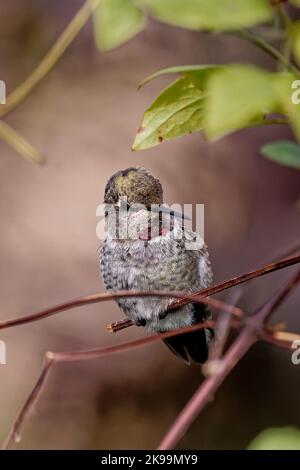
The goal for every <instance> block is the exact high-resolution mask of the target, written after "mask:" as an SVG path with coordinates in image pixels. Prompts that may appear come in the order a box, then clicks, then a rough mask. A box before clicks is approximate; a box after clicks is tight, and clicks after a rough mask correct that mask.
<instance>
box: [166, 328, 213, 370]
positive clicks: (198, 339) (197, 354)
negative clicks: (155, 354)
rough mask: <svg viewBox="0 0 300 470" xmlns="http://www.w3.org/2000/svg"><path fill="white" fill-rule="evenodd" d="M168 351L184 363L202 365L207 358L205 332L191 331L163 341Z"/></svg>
mask: <svg viewBox="0 0 300 470" xmlns="http://www.w3.org/2000/svg"><path fill="white" fill-rule="evenodd" d="M163 341H164V343H165V344H166V345H167V346H168V348H169V349H171V351H172V352H173V353H174V354H175V355H176V356H177V357H179V358H180V359H183V360H184V362H186V363H187V364H190V363H191V361H194V362H197V363H198V364H204V362H206V361H207V357H208V346H207V338H206V334H205V330H198V331H192V332H191V333H184V334H182V335H178V336H172V337H171V338H166V339H164V340H163Z"/></svg>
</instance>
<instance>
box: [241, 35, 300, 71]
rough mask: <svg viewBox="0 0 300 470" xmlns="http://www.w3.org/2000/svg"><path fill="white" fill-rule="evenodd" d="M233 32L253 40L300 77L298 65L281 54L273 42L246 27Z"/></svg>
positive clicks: (253, 42)
mask: <svg viewBox="0 0 300 470" xmlns="http://www.w3.org/2000/svg"><path fill="white" fill-rule="evenodd" d="M233 34H235V35H238V36H240V37H242V38H244V39H247V40H248V41H250V42H252V44H254V45H255V46H257V47H259V48H260V49H262V50H263V51H265V52H266V53H267V54H269V55H270V56H271V57H273V59H276V60H277V61H278V62H279V63H281V64H282V65H284V66H285V67H286V68H287V69H288V70H289V71H290V72H293V73H294V74H295V75H296V76H297V77H300V70H299V69H298V67H296V66H295V65H294V64H292V63H291V62H290V60H289V59H288V58H287V57H285V56H284V55H283V54H281V52H280V51H278V49H276V48H275V47H273V46H271V44H269V43H268V42H267V41H265V40H264V39H263V38H262V37H260V36H258V35H257V34H255V33H253V32H251V31H248V30H245V29H240V30H238V31H234V32H233Z"/></svg>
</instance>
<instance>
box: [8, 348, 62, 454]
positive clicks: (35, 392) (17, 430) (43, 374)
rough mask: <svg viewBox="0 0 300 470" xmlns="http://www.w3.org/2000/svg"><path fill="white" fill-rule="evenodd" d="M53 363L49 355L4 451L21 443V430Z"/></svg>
mask: <svg viewBox="0 0 300 470" xmlns="http://www.w3.org/2000/svg"><path fill="white" fill-rule="evenodd" d="M53 363H54V362H53V360H52V359H51V358H49V357H47V354H46V356H45V359H44V364H43V367H42V371H41V373H40V376H39V378H38V380H37V382H36V384H35V386H34V387H33V389H32V391H31V393H30V395H29V396H28V398H27V400H26V402H25V404H24V406H23V408H22V410H21V412H20V414H19V415H18V417H17V419H16V421H15V423H14V425H13V428H12V430H11V432H10V433H9V435H8V436H7V438H6V440H5V442H4V444H3V446H2V450H6V449H8V448H9V447H10V445H11V444H12V443H14V442H20V440H21V434H20V430H21V427H22V424H23V423H24V421H25V420H26V418H27V417H28V416H29V414H30V412H31V410H32V408H33V406H34V405H35V403H36V402H37V400H38V398H39V396H40V394H41V391H42V388H43V386H44V385H45V382H46V380H47V378H48V376H49V372H50V368H51V366H52V365H53Z"/></svg>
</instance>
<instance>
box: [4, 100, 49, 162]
mask: <svg viewBox="0 0 300 470" xmlns="http://www.w3.org/2000/svg"><path fill="white" fill-rule="evenodd" d="M0 109H1V108H0ZM0 138H1V139H3V140H4V141H5V142H6V143H7V144H8V145H10V146H11V147H12V148H13V149H14V150H16V151H17V152H18V153H20V154H21V155H22V156H23V157H26V158H28V160H30V161H31V162H33V163H38V164H39V165H43V164H44V163H46V158H45V156H44V155H42V154H41V153H40V152H39V151H38V150H37V149H36V148H34V147H33V146H32V145H31V143H30V142H28V141H27V140H26V139H25V138H24V137H23V136H22V135H21V134H20V133H19V132H17V131H16V130H15V129H14V128H13V127H11V126H9V125H8V124H6V122H4V121H1V120H0Z"/></svg>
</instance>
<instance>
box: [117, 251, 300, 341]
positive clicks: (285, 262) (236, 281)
mask: <svg viewBox="0 0 300 470" xmlns="http://www.w3.org/2000/svg"><path fill="white" fill-rule="evenodd" d="M296 251H298V247H297V250H296ZM299 262H300V255H295V256H292V257H289V258H285V259H281V260H280V261H276V262H274V263H271V264H268V265H266V266H263V267H262V268H259V269H255V270H254V271H250V272H248V273H246V274H242V275H241V276H237V277H233V278H231V279H229V280H227V281H224V282H221V283H220V284H217V285H215V286H212V287H208V288H207V289H202V290H201V291H199V292H195V293H194V294H192V296H195V297H196V296H197V295H201V296H205V297H206V296H209V295H213V294H216V293H218V292H222V291H224V290H226V289H230V288H231V287H234V286H237V285H240V284H243V283H244V282H247V281H250V280H252V279H255V278H258V277H260V276H264V275H265V274H269V273H272V272H274V271H278V270H280V269H283V268H286V267H288V266H292V265H294V264H297V263H299ZM192 300H193V299H192ZM188 302H191V298H190V297H189V298H188V297H187V296H185V297H183V298H182V299H180V300H177V301H175V302H173V304H171V305H170V306H169V308H168V311H172V310H176V309H177V308H179V307H181V306H182V305H185V304H187V303H188ZM132 325H133V323H132V322H131V321H130V320H128V319H125V320H119V321H117V322H114V323H111V324H110V325H108V330H109V331H111V332H113V333H116V332H117V331H119V330H122V329H124V328H128V327H129V326H132Z"/></svg>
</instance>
